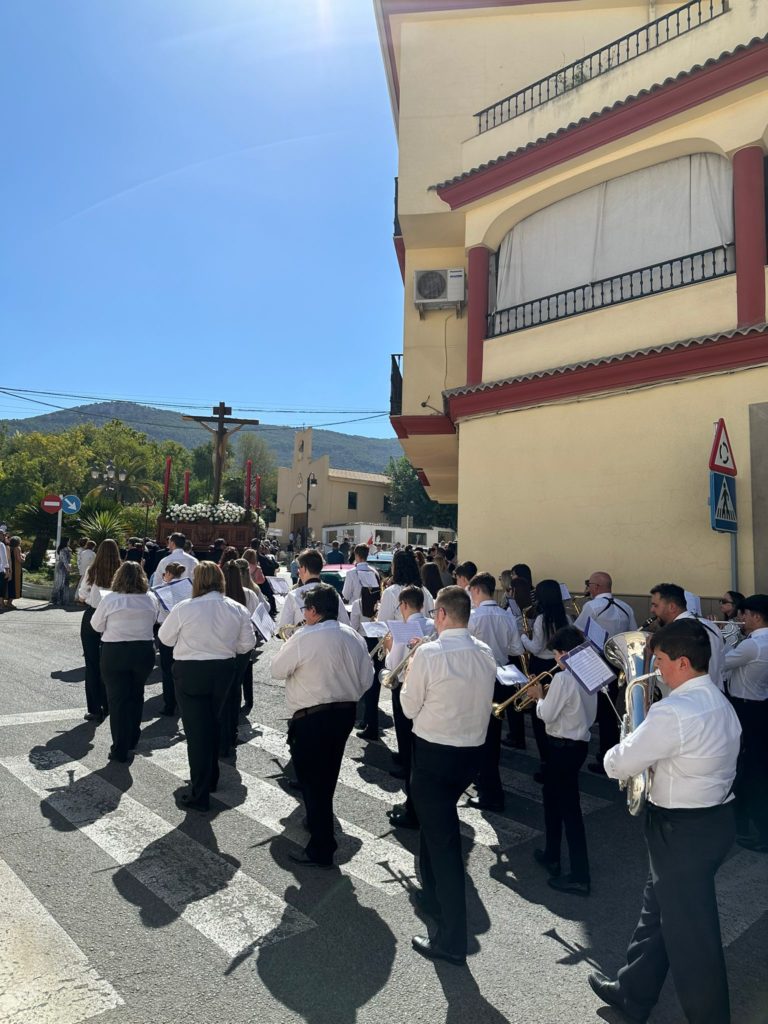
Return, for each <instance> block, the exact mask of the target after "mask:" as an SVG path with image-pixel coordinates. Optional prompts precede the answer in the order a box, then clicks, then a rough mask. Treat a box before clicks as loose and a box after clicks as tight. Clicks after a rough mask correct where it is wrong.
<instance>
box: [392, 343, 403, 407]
mask: <svg viewBox="0 0 768 1024" xmlns="http://www.w3.org/2000/svg"><path fill="white" fill-rule="evenodd" d="M402 358H403V356H402V354H400V355H393V356H392V368H391V370H390V372H389V415H390V416H402V415H403V373H402V370H401V368H400V366H401V362H402Z"/></svg>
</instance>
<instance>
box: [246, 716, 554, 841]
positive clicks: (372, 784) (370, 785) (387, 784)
mask: <svg viewBox="0 0 768 1024" xmlns="http://www.w3.org/2000/svg"><path fill="white" fill-rule="evenodd" d="M251 724H252V725H253V726H254V727H255V728H258V729H261V735H257V736H254V737H252V738H251V739H250V740H249V741H248V742H249V743H250V744H251V746H254V747H257V748H259V749H261V750H264V751H266V752H267V753H268V754H272V755H273V757H283V758H285V757H287V756H288V747H287V745H286V741H285V733H282V732H279V731H278V730H277V729H271V728H269V726H265V725H258V726H257V725H256V724H255V723H251ZM358 767H359V766H358V765H357V764H356V763H355V762H354V761H353V760H352V759H351V758H349V757H345V758H344V760H343V761H342V764H341V771H340V773H339V782H340V783H341V784H342V785H343V786H348V787H349V788H350V789H354V790H357V791H358V792H359V793H364V794H365V795H366V796H369V797H371V798H372V799H374V800H378V801H379V802H381V803H385V804H391V803H393V802H395V801H396V800H397V799H398V798H402V790H401V788H400V786H399V784H398V785H397V786H395V783H394V781H393V779H392V777H391V776H390V775H389V773H388V772H385V771H382V770H381V769H380V768H375V767H373V766H372V765H365V769H364V770H365V773H366V775H367V776H368V778H367V779H366V778H363V777H362V775H361V774H360V772H359V771H358ZM369 779H370V780H373V781H369ZM459 819H460V821H461V826H462V832H463V833H464V834H465V835H468V836H470V837H473V838H474V840H475V842H476V843H479V844H480V845H481V846H490V847H494V848H496V847H500V848H501V849H504V850H507V849H510V848H511V847H513V846H517V845H519V844H520V843H526V842H528V840H529V839H533V838H534V837H535V836H537V835H539V832H538V830H537V829H533V828H529V827H528V826H527V825H523V824H522V823H520V822H517V821H512V820H511V819H510V818H505V817H504V816H503V815H501V814H493V813H489V812H488V811H479V810H477V809H476V808H474V807H459Z"/></svg>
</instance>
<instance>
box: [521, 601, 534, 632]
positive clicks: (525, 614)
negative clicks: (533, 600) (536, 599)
mask: <svg viewBox="0 0 768 1024" xmlns="http://www.w3.org/2000/svg"><path fill="white" fill-rule="evenodd" d="M532 611H533V605H532V604H529V605H528V607H527V608H521V609H520V614H521V615H522V616H523V632H524V633H525V634H526V635H527V637H528V639H529V640H530V639H531V638H532V634H533V626H532V625H531V623H530V622H529V621H528V612H532Z"/></svg>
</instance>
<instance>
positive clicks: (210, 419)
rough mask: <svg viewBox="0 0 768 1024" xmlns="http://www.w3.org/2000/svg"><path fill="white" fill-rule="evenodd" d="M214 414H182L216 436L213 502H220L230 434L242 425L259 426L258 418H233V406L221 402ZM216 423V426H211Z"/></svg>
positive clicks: (184, 418)
mask: <svg viewBox="0 0 768 1024" xmlns="http://www.w3.org/2000/svg"><path fill="white" fill-rule="evenodd" d="M212 411H213V416H182V417H181V418H182V419H183V420H193V421H194V422H195V423H199V424H200V426H201V427H205V429H206V430H207V431H208V432H209V433H210V434H213V436H214V437H215V438H216V440H215V441H214V444H213V504H214V505H218V504H219V498H220V497H221V479H222V476H223V475H224V462H225V461H226V458H227V440H228V438H229V436H230V434H235V433H237V431H238V430H240V428H241V427H246V426H256V427H257V426H258V425H259V421H258V420H239V419H232V418H230V417H231V416H232V407H231V406H229V405H225V404H224V402H219V404H218V405H217V406H214V408H213V410H212ZM210 423H215V424H216V426H215V428H214V427H211V426H209V424H210Z"/></svg>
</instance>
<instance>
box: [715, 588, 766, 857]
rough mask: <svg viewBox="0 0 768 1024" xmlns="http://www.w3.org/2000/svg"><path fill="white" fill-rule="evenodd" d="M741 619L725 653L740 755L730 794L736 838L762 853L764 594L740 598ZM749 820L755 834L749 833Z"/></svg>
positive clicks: (764, 753)
mask: <svg viewBox="0 0 768 1024" xmlns="http://www.w3.org/2000/svg"><path fill="white" fill-rule="evenodd" d="M740 608H741V618H742V623H743V626H744V630H745V631H746V632H747V634H748V637H747V639H746V640H742V642H741V643H740V644H739V646H738V647H735V648H733V650H730V651H726V652H725V671H726V672H728V673H730V676H729V679H728V696H729V698H730V701H731V704H732V705H733V709H734V711H735V712H736V714H737V715H738V718H739V723H740V725H741V740H742V744H741V756H740V757H739V768H738V771H737V773H736V782H735V784H734V787H733V795H734V796H735V798H736V840H737V842H738V843H739V845H740V846H744V847H746V848H747V849H748V850H756V851H757V852H759V853H768V595H766V594H753V595H752V596H751V597H746V598H744V599H743V600H742V602H741V605H740ZM750 822H754V824H755V827H756V829H757V836H756V837H753V836H752V835H751V834H750Z"/></svg>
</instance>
